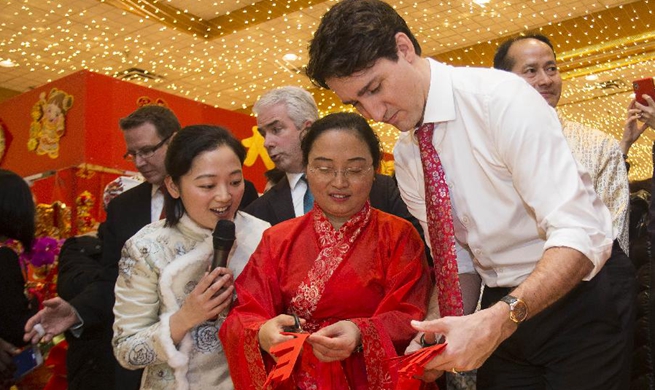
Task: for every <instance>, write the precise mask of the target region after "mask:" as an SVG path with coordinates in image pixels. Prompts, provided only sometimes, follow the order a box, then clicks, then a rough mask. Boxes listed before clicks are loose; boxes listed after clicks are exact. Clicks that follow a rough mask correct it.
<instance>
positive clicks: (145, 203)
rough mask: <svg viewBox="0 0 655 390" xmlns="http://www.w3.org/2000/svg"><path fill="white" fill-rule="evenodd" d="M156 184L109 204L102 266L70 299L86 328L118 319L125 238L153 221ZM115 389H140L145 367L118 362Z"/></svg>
mask: <svg viewBox="0 0 655 390" xmlns="http://www.w3.org/2000/svg"><path fill="white" fill-rule="evenodd" d="M151 192H152V185H151V184H149V183H143V184H139V185H138V186H136V187H134V188H132V189H130V190H128V191H125V192H124V193H122V194H121V195H119V196H117V197H116V198H115V199H113V200H112V201H111V202H110V203H109V206H108V207H107V219H106V220H105V222H104V223H103V224H102V225H101V228H100V229H99V232H98V233H99V235H100V237H101V239H102V256H101V268H102V271H101V272H99V273H98V274H97V275H96V277H95V278H94V280H93V281H92V282H91V283H89V284H88V285H87V286H86V288H84V291H83V292H81V293H80V294H78V295H77V296H75V297H74V298H73V299H71V300H70V304H71V305H72V306H73V307H74V308H75V309H76V310H77V312H78V314H79V315H80V317H82V320H83V321H84V330H83V334H84V332H87V331H90V332H91V331H93V332H99V333H102V332H103V331H104V329H106V327H109V328H111V327H112V325H113V323H114V313H113V308H114V285H115V284H116V279H117V278H118V261H119V260H120V258H121V250H122V249H123V245H124V244H125V241H127V240H128V239H129V238H130V237H132V236H133V235H134V234H136V232H138V231H139V230H141V228H142V227H144V226H145V225H147V224H149V223H150V201H151ZM112 360H113V361H114V362H115V368H116V371H115V373H116V377H115V381H116V383H115V387H114V388H115V389H117V390H118V389H121V390H131V389H138V388H139V387H140V382H141V374H142V372H143V370H136V371H130V370H126V369H124V368H122V367H120V366H119V365H118V362H117V361H116V360H115V359H114V358H113V355H112Z"/></svg>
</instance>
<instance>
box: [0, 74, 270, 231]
mask: <svg viewBox="0 0 655 390" xmlns="http://www.w3.org/2000/svg"><path fill="white" fill-rule="evenodd" d="M53 91H65V93H66V94H67V95H69V96H70V99H68V100H65V101H64V102H63V103H62V104H63V105H62V111H63V108H66V109H67V112H66V113H65V130H64V132H63V133H62V132H61V131H60V132H59V133H60V134H65V135H64V136H60V138H59V139H58V150H57V156H56V158H54V157H53V153H48V152H47V151H46V152H45V153H44V154H35V153H34V152H31V151H29V150H28V143H30V138H31V131H30V130H31V128H32V127H31V125H32V122H33V121H35V117H34V116H33V113H34V112H33V107H34V106H35V102H39V101H42V100H43V101H45V103H46V105H47V104H48V101H49V99H50V97H51V96H52V93H53ZM55 93H56V92H55ZM63 98H64V99H67V97H66V96H63ZM73 102H74V104H73ZM144 102H148V103H150V104H165V105H166V106H167V107H169V108H170V109H171V110H173V112H175V114H176V115H177V117H178V118H179V120H180V124H181V125H182V126H187V125H192V124H213V125H220V126H223V127H226V128H227V129H229V130H230V131H232V133H233V134H234V135H235V136H236V137H237V138H238V139H241V140H247V141H246V142H244V144H245V146H246V147H249V146H260V145H261V144H262V142H263V140H259V139H256V138H257V136H259V137H260V138H261V136H260V135H259V133H258V132H257V131H254V130H253V128H254V127H255V126H256V120H255V118H254V117H251V116H248V115H245V114H241V113H236V112H232V111H228V110H224V109H221V108H216V107H212V106H209V105H206V104H203V103H198V102H195V101H193V100H189V99H185V98H182V97H179V96H175V95H171V94H168V93H165V92H161V91H157V90H154V89H150V88H147V87H142V86H139V85H136V84H133V83H129V82H125V81H121V80H118V79H115V78H113V77H109V76H104V75H100V74H97V73H93V72H90V71H86V70H83V71H80V72H77V73H74V74H72V75H69V76H67V77H64V78H62V79H59V80H56V81H53V82H51V83H48V84H46V85H43V86H41V87H39V88H36V89H34V90H32V91H29V92H25V93H23V94H21V95H18V96H15V97H13V98H11V99H8V100H6V101H3V102H0V121H1V122H0V123H2V124H3V127H2V130H3V132H4V139H5V140H10V141H11V142H10V143H9V142H5V148H4V149H5V150H4V156H0V167H1V168H4V169H9V170H12V171H15V172H17V173H18V174H19V175H21V176H23V177H29V176H34V175H36V176H43V177H44V178H43V179H41V180H37V181H36V182H35V183H34V185H33V187H32V189H33V192H34V194H35V196H36V198H37V201H38V202H39V203H47V204H50V203H53V202H55V201H60V202H63V203H65V204H66V205H67V206H68V207H71V208H75V203H76V199H77V198H78V197H79V196H80V195H81V194H82V193H84V192H85V191H88V193H90V194H91V197H93V198H95V199H92V200H93V202H92V204H93V210H86V211H85V213H86V214H85V215H86V217H88V218H91V217H92V218H95V219H96V220H98V221H102V220H104V211H103V209H102V191H103V189H104V186H105V185H106V184H107V183H109V182H110V181H112V180H113V179H115V178H116V177H117V176H119V175H120V174H122V173H123V172H124V171H135V170H136V169H135V168H134V166H133V165H132V163H130V162H127V161H125V160H123V158H122V156H123V154H124V153H125V150H126V147H125V142H124V140H123V136H122V133H121V131H120V128H119V127H118V121H119V119H120V118H123V117H125V116H127V115H129V114H130V113H131V112H132V111H134V110H135V109H137V108H138V107H139V106H140V105H142V104H144ZM51 103H52V102H51ZM53 104H54V103H53ZM55 111H56V110H55ZM55 125H56V123H55ZM33 134H34V132H33V131H32V135H33ZM32 138H34V137H32ZM31 145H34V141H32V142H31ZM248 156H249V161H248V164H246V166H244V174H245V177H246V178H247V179H248V180H250V181H252V182H253V183H254V184H255V186H256V187H257V189H258V190H259V191H260V192H261V191H263V189H264V185H265V179H264V172H265V171H266V170H267V169H269V167H268V166H267V165H270V159H269V158H268V155H267V154H266V151H265V150H264V149H263V148H257V150H254V149H253V150H252V151H250V153H249V155H248ZM85 196H86V197H88V195H86V194H85ZM88 213H90V214H88ZM75 218H76V214H75V210H73V219H74V220H75ZM72 225H73V226H72V227H73V234H75V233H76V231H75V230H76V229H75V223H73V224H72Z"/></svg>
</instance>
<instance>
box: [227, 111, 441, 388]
mask: <svg viewBox="0 0 655 390" xmlns="http://www.w3.org/2000/svg"><path fill="white" fill-rule="evenodd" d="M302 149H303V158H304V163H305V166H306V167H307V181H308V183H309V187H310V189H311V191H312V193H313V196H314V199H315V205H314V209H313V210H312V211H310V212H309V213H307V214H305V215H304V216H302V217H299V218H295V219H292V220H289V221H286V222H283V223H280V224H278V225H276V226H274V227H272V228H270V229H268V230H267V231H266V232H265V233H264V236H263V238H262V241H261V243H260V245H259V247H258V248H257V250H256V251H255V253H254V254H253V255H252V257H251V259H250V261H249V262H248V265H247V266H246V268H245V269H244V270H243V273H242V274H241V275H240V277H239V278H238V279H237V280H236V282H235V287H236V291H237V302H235V304H234V305H233V309H232V310H231V312H230V314H229V316H228V317H227V319H226V321H225V323H224V325H223V327H222V328H221V330H220V338H221V341H222V342H223V345H224V347H225V352H226V355H227V359H228V363H229V367H230V373H231V376H232V380H233V382H234V386H235V388H236V389H262V388H263V385H264V382H265V381H266V377H267V375H268V373H269V372H270V370H271V369H272V368H273V367H274V364H275V360H274V359H273V357H272V356H271V355H270V349H271V347H272V346H274V345H276V344H279V343H280V342H283V341H287V340H289V339H291V338H292V336H286V335H282V334H280V332H283V331H284V328H285V327H287V326H292V325H294V318H293V315H296V316H298V317H299V318H300V319H301V323H302V328H303V331H305V332H308V333H310V336H309V337H308V338H307V340H306V342H305V344H304V345H303V351H302V354H301V357H300V359H299V362H298V363H297V364H296V366H295V368H294V371H293V374H292V376H291V378H290V379H288V380H287V381H284V382H282V383H280V384H279V386H277V387H276V388H278V389H303V390H305V389H337V390H338V389H375V390H379V389H393V388H395V385H396V383H397V379H398V378H397V369H393V368H390V367H389V361H388V359H389V358H392V357H395V356H397V355H398V354H402V353H403V351H404V350H405V347H406V346H407V345H408V344H409V342H410V340H411V339H412V337H414V335H415V331H414V330H413V328H412V327H411V326H410V321H411V320H412V319H418V320H421V319H423V317H424V315H425V310H426V306H427V299H428V294H429V291H430V288H431V286H430V281H429V276H428V275H429V274H428V269H427V263H426V259H425V251H424V248H423V243H422V241H421V239H420V237H419V235H418V233H417V232H416V230H415V229H414V228H413V226H412V225H411V224H410V223H409V222H407V221H405V220H403V219H401V218H398V217H395V216H393V215H390V214H386V213H384V212H381V211H379V210H376V209H373V208H371V207H370V205H369V202H368V194H369V192H370V189H371V186H372V184H373V180H374V177H375V168H376V167H378V166H379V163H380V155H381V152H380V145H379V140H378V139H377V136H376V135H375V133H374V132H373V130H372V129H371V128H370V126H369V125H368V123H367V122H366V120H364V119H363V118H362V117H360V116H359V115H356V114H349V113H339V114H331V115H328V116H326V117H325V118H323V119H320V120H318V121H317V122H315V123H314V124H313V125H312V127H311V128H310V129H309V131H308V132H307V134H306V135H305V137H304V139H303V144H302Z"/></svg>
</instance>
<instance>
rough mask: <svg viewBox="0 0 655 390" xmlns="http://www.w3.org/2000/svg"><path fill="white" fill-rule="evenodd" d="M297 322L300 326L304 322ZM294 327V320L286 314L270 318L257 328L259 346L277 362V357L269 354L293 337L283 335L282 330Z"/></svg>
mask: <svg viewBox="0 0 655 390" xmlns="http://www.w3.org/2000/svg"><path fill="white" fill-rule="evenodd" d="M299 321H300V324H301V325H303V324H304V323H305V320H299ZM295 325H296V320H295V319H294V317H293V316H290V315H288V314H280V315H278V316H277V317H274V318H271V319H270V320H268V321H266V322H265V323H264V325H262V327H261V328H259V346H260V347H261V349H263V350H264V351H266V352H268V353H269V354H270V355H271V356H272V357H273V359H275V360H276V361H277V356H276V355H275V354H273V353H272V352H271V349H272V347H273V346H275V345H277V344H280V343H283V342H285V341H289V340H291V339H293V336H292V335H289V334H285V333H286V332H284V330H285V328H287V327H293V326H295Z"/></svg>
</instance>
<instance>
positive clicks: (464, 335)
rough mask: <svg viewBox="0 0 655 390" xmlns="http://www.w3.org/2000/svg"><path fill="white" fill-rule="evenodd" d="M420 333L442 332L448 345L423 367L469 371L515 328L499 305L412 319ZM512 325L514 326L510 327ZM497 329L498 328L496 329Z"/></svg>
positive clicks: (483, 359)
mask: <svg viewBox="0 0 655 390" xmlns="http://www.w3.org/2000/svg"><path fill="white" fill-rule="evenodd" d="M412 326H413V327H414V329H416V330H418V331H419V332H431V333H437V334H443V335H444V336H445V338H446V343H447V344H448V348H445V349H444V350H443V352H442V353H440V354H439V355H437V356H436V357H434V359H432V361H430V362H429V363H427V364H426V366H425V369H426V370H440V371H451V370H452V369H455V370H457V371H470V370H474V369H476V368H478V367H480V366H481V365H482V363H484V362H485V361H486V360H487V358H488V357H489V356H490V355H491V353H492V352H493V351H494V350H496V348H497V347H498V345H500V343H501V342H502V341H503V340H505V339H506V338H507V337H509V336H510V335H511V334H512V333H513V332H514V331H515V330H516V324H513V323H511V324H509V321H507V310H505V311H503V307H502V306H500V305H495V306H492V307H490V308H488V309H485V310H481V311H478V312H476V313H473V314H470V315H467V316H462V317H444V318H440V319H437V320H431V321H412ZM510 327H513V328H510ZM499 330H500V331H499Z"/></svg>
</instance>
